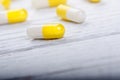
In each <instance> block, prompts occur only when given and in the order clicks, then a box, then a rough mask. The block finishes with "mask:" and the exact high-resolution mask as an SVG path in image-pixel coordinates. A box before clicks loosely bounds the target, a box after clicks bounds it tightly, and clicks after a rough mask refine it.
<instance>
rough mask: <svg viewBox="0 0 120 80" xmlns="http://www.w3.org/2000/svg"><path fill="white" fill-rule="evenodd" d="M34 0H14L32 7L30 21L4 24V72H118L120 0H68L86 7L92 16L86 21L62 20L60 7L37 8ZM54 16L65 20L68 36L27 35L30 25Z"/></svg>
mask: <svg viewBox="0 0 120 80" xmlns="http://www.w3.org/2000/svg"><path fill="white" fill-rule="evenodd" d="M30 1H31V0H25V2H24V0H20V1H14V2H13V6H12V8H13V9H14V8H20V7H21V5H22V6H23V7H25V8H26V9H27V10H28V11H29V17H28V21H27V22H25V23H20V24H11V25H0V36H1V37H0V78H13V77H21V76H29V75H40V77H41V78H46V76H47V77H48V78H57V77H66V78H67V77H68V78H69V77H86V76H88V77H89V76H90V77H95V76H97V77H101V76H110V75H113V76H118V75H116V74H118V73H120V71H119V67H120V65H118V62H119V57H120V55H119V53H120V50H119V48H120V45H119V44H120V43H119V40H120V38H119V37H120V27H119V26H120V24H119V23H120V8H119V7H120V5H119V2H120V0H116V1H114V0H109V1H108V0H104V1H103V2H102V3H100V4H91V3H88V2H87V1H85V0H79V1H78V0H77V1H74V0H69V4H70V5H72V6H74V7H77V8H82V9H83V10H85V11H86V13H87V20H86V22H85V23H83V24H75V23H71V22H65V21H62V20H59V19H58V18H57V16H56V14H55V8H50V9H49V8H46V9H41V10H34V9H33V8H31V3H30ZM26 3H28V4H26ZM46 13H49V14H46ZM50 22H60V23H63V24H64V25H65V28H66V34H65V37H64V38H63V39H58V40H49V41H45V40H31V39H29V38H28V37H27V35H26V28H27V27H30V26H40V25H42V24H44V23H50ZM92 71H93V74H91V72H92ZM99 71H101V72H99ZM77 74H80V75H81V76H80V75H77ZM71 75H74V76H71Z"/></svg>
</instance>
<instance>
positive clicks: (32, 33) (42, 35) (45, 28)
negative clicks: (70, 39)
mask: <svg viewBox="0 0 120 80" xmlns="http://www.w3.org/2000/svg"><path fill="white" fill-rule="evenodd" d="M64 33H65V28H64V26H63V25H62V24H59V23H52V24H45V25H41V26H36V27H29V28H28V29H27V34H28V36H29V37H30V38H32V39H59V38H62V37H63V36H64Z"/></svg>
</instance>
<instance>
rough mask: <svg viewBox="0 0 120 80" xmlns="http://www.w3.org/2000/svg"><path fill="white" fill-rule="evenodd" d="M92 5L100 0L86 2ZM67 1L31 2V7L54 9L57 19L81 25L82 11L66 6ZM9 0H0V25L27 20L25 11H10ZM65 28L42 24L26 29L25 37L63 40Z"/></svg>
mask: <svg viewBox="0 0 120 80" xmlns="http://www.w3.org/2000/svg"><path fill="white" fill-rule="evenodd" d="M88 1H89V2H92V3H97V2H100V0H88ZM67 2H68V0H32V6H33V8H35V9H41V8H46V7H56V14H57V16H58V19H59V18H60V19H62V20H64V21H71V22H75V23H83V22H84V21H85V20H86V14H85V12H84V11H83V10H80V9H77V8H73V7H70V6H68V5H67ZM10 6H11V0H0V24H7V23H8V24H11V23H19V22H24V21H26V20H27V17H28V12H27V10H26V9H24V8H21V9H16V10H12V9H10ZM64 34H65V27H64V25H63V24H61V23H51V24H43V25H41V26H39V25H38V26H33V27H29V28H27V35H28V36H29V37H30V38H32V39H59V38H63V37H64Z"/></svg>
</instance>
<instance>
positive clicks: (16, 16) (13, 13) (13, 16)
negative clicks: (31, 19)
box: [0, 9, 28, 24]
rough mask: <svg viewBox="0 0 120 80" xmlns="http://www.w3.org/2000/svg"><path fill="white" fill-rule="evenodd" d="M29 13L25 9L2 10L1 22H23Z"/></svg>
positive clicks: (0, 13) (0, 14)
mask: <svg viewBox="0 0 120 80" xmlns="http://www.w3.org/2000/svg"><path fill="white" fill-rule="evenodd" d="M27 15H28V14H27V11H26V10H25V9H17V10H8V11H4V12H0V24H6V23H10V24H11V23H18V22H23V21H25V20H26V19H27Z"/></svg>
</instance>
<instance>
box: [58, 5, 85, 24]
mask: <svg viewBox="0 0 120 80" xmlns="http://www.w3.org/2000/svg"><path fill="white" fill-rule="evenodd" d="M56 14H57V16H58V17H60V18H62V19H64V20H69V21H73V22H76V23H82V22H84V21H85V19H86V14H85V12H84V11H83V10H79V9H76V8H72V7H70V6H67V5H62V4H61V5H59V6H58V7H57V9H56Z"/></svg>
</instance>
